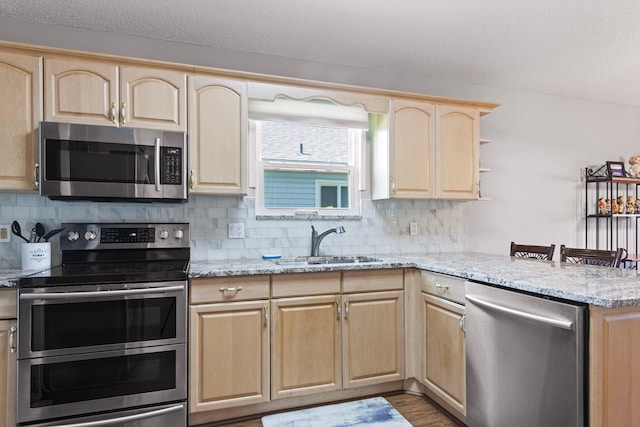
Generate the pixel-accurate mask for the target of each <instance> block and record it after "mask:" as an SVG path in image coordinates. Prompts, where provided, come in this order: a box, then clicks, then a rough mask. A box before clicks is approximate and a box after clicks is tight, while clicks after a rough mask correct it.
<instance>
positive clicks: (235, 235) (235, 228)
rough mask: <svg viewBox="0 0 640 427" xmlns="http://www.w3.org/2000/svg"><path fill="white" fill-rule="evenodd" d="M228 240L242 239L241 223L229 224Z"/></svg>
mask: <svg viewBox="0 0 640 427" xmlns="http://www.w3.org/2000/svg"><path fill="white" fill-rule="evenodd" d="M229 238H230V239H244V224H243V223H242V222H235V223H231V224H229Z"/></svg>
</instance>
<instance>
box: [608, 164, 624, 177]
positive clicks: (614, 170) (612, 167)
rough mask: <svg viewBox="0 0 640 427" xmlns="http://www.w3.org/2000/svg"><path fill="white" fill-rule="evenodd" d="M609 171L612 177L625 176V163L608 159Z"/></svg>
mask: <svg viewBox="0 0 640 427" xmlns="http://www.w3.org/2000/svg"><path fill="white" fill-rule="evenodd" d="M607 173H608V174H609V176H610V177H625V176H626V172H625V170H624V163H622V162H612V161H607Z"/></svg>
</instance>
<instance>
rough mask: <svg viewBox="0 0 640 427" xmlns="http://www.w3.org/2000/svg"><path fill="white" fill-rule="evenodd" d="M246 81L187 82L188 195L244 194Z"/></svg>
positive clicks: (203, 77) (204, 78)
mask: <svg viewBox="0 0 640 427" xmlns="http://www.w3.org/2000/svg"><path fill="white" fill-rule="evenodd" d="M247 105H248V104H247V82H245V81H241V80H231V79H220V78H217V77H213V76H206V75H195V76H193V77H192V78H190V79H189V142H190V165H191V171H190V180H191V182H190V188H189V189H190V193H191V194H233V195H244V194H246V193H247V175H248V173H247V129H248V122H247Z"/></svg>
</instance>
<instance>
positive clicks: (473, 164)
mask: <svg viewBox="0 0 640 427" xmlns="http://www.w3.org/2000/svg"><path fill="white" fill-rule="evenodd" d="M436 110H437V114H438V118H437V121H436V123H437V125H436V126H437V128H436V135H437V136H438V148H437V149H436V153H437V164H438V167H437V170H438V172H437V173H438V177H437V178H436V182H437V187H436V188H437V191H436V196H437V197H438V198H441V199H466V200H473V199H477V198H478V197H479V186H480V177H479V168H480V112H479V111H478V109H475V108H465V107H460V106H448V105H438V107H437V109H436Z"/></svg>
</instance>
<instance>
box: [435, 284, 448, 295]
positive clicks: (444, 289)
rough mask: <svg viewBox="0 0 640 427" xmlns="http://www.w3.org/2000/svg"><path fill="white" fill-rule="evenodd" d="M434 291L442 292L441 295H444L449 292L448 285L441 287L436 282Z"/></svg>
mask: <svg viewBox="0 0 640 427" xmlns="http://www.w3.org/2000/svg"><path fill="white" fill-rule="evenodd" d="M436 289H437V290H439V291H442V293H445V292H447V291H448V290H449V285H441V284H440V283H438V282H436Z"/></svg>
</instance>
